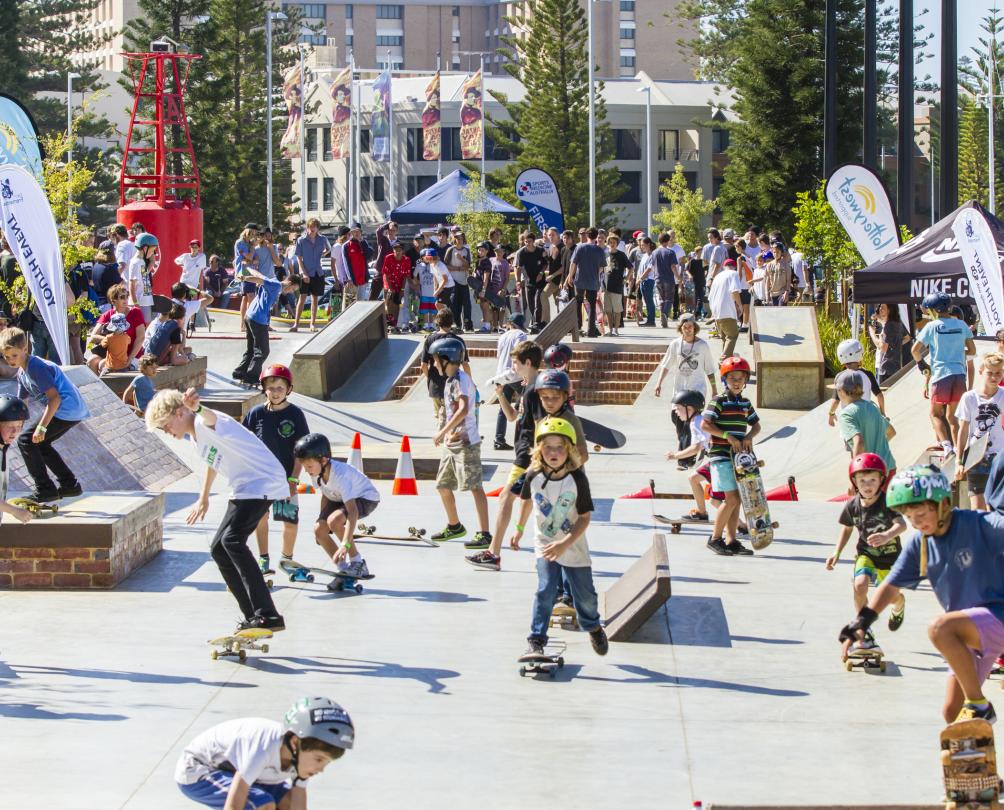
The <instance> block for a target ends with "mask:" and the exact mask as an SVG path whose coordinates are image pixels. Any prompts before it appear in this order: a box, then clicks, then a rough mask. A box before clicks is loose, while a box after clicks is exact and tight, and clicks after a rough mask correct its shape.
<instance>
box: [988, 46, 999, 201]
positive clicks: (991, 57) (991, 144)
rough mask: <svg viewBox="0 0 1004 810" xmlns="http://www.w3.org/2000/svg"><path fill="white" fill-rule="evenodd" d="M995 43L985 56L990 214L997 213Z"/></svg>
mask: <svg viewBox="0 0 1004 810" xmlns="http://www.w3.org/2000/svg"><path fill="white" fill-rule="evenodd" d="M996 44H997V43H996V42H995V41H991V42H990V49H989V53H988V54H987V101H988V106H989V111H988V114H987V119H988V120H987V134H988V142H987V156H988V158H989V161H990V177H989V184H988V189H989V193H988V194H987V208H989V209H990V213H991V214H996V213H997V205H996V201H995V196H996V195H995V186H996V183H995V181H994V172H995V170H996V167H995V166H994V163H995V161H994V93H995V92H996V91H995V88H994V67H995V65H994V45H996Z"/></svg>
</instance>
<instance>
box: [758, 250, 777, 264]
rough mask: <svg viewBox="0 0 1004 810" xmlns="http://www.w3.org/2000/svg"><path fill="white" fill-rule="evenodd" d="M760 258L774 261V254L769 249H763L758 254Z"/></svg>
mask: <svg viewBox="0 0 1004 810" xmlns="http://www.w3.org/2000/svg"><path fill="white" fill-rule="evenodd" d="M760 258H762V259H763V260H764V261H765V262H772V261H774V254H773V253H772V252H771V251H769V250H765V251H764V252H763V253H761V254H760Z"/></svg>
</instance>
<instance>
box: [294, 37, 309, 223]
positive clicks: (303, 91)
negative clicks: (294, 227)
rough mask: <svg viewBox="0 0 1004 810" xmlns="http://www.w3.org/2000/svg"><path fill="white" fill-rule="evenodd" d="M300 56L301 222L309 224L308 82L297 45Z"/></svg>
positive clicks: (298, 47)
mask: <svg viewBox="0 0 1004 810" xmlns="http://www.w3.org/2000/svg"><path fill="white" fill-rule="evenodd" d="M296 50H297V51H298V52H299V54H300V221H301V222H303V223H304V225H306V223H307V149H306V143H305V142H306V133H307V82H306V80H305V78H304V75H303V74H304V71H303V46H302V45H297V46H296Z"/></svg>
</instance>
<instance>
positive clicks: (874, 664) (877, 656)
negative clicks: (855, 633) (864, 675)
mask: <svg viewBox="0 0 1004 810" xmlns="http://www.w3.org/2000/svg"><path fill="white" fill-rule="evenodd" d="M884 657H885V653H883V652H882V650H881V649H880V648H878V647H872V648H871V649H870V650H853V651H851V652H849V653H847V659H846V660H845V661H844V668H845V669H846V670H847V671H848V672H851V671H853V670H854V668H855V667H858V668H859V669H865V670H867V669H877V670H878V671H879V672H885V661H884V660H883V659H884Z"/></svg>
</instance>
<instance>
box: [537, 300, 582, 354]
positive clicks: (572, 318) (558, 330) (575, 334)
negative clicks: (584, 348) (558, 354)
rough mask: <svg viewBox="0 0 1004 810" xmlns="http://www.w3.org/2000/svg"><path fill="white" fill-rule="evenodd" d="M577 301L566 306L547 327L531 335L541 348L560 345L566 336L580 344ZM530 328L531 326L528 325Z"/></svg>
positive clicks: (572, 301)
mask: <svg viewBox="0 0 1004 810" xmlns="http://www.w3.org/2000/svg"><path fill="white" fill-rule="evenodd" d="M575 310H576V303H575V299H572V300H571V301H569V302H568V303H567V304H565V306H564V307H563V308H562V309H561V311H560V312H558V314H557V315H555V316H554V317H553V318H551V320H550V321H548V323H547V326H545V327H544V328H543V329H541V330H540V332H539V333H538V334H536V335H530V339H531V340H534V341H536V342H537V343H539V344H540V346H541V347H543V348H545V349H546V348H547V347H548V346H551V345H553V344H555V343H558V342H559V341H560V340H561V339H562V338H563V337H564V336H565V335H568V334H571V336H572V342H573V343H578V342H579V319H578V318H577V317H576V315H575ZM527 325H528V326H529V324H527Z"/></svg>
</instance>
